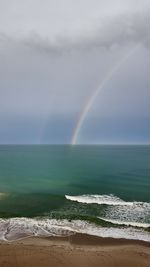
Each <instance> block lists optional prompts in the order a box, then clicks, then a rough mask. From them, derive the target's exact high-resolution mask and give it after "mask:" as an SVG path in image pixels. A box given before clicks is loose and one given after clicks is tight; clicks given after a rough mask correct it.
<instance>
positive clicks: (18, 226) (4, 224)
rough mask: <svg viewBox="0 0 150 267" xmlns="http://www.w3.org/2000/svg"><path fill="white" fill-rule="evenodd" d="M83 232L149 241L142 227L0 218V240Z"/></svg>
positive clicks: (75, 221) (149, 236)
mask: <svg viewBox="0 0 150 267" xmlns="http://www.w3.org/2000/svg"><path fill="white" fill-rule="evenodd" d="M74 233H85V234H89V235H96V236H99V237H112V238H125V239H133V240H143V241H147V242H150V234H149V233H148V232H146V231H144V230H142V229H135V228H133V227H128V228H123V227H122V228H113V227H112V228H106V227H100V226H96V225H95V224H92V223H88V222H86V221H81V220H72V221H68V220H55V219H47V218H45V219H29V218H11V219H5V220H2V219H1V220H0V240H5V241H13V240H16V239H20V238H23V237H26V236H67V235H72V234H74Z"/></svg>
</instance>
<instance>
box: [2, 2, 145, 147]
mask: <svg viewBox="0 0 150 267" xmlns="http://www.w3.org/2000/svg"><path fill="white" fill-rule="evenodd" d="M149 25H150V0H144V1H143V0H126V1H124V0H105V1H104V0H63V1H62V0H32V1H30V0H13V1H9V0H0V144H42V143H52V144H66V143H67V144H70V143H72V142H73V141H72V140H73V139H74V141H75V142H74V143H75V144H147V143H149V144H150V75H149V70H150V27H149ZM75 134H76V136H75Z"/></svg>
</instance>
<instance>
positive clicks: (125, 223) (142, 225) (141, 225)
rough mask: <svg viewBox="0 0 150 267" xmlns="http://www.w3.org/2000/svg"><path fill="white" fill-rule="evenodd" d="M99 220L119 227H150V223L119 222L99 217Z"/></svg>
mask: <svg viewBox="0 0 150 267" xmlns="http://www.w3.org/2000/svg"><path fill="white" fill-rule="evenodd" d="M98 218H99V219H101V220H103V221H105V222H110V223H113V224H118V225H127V226H133V227H141V228H148V227H150V223H139V222H128V221H118V220H112V219H106V218H103V217H98Z"/></svg>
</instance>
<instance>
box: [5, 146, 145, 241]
mask: <svg viewBox="0 0 150 267" xmlns="http://www.w3.org/2000/svg"><path fill="white" fill-rule="evenodd" d="M76 233H85V234H89V235H94V236H100V237H112V238H125V239H134V240H144V241H147V242H150V146H147V145H143V146H142V145H139V146H136V145H134V146H132V145H74V146H73V145H72V146H71V145H0V240H4V241H14V240H17V239H21V238H25V237H28V236H38V237H41V236H42V237H48V236H69V235H73V234H76Z"/></svg>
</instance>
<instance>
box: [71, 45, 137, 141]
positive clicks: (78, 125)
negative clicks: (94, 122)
mask: <svg viewBox="0 0 150 267" xmlns="http://www.w3.org/2000/svg"><path fill="white" fill-rule="evenodd" d="M138 46H139V45H138ZM138 46H136V47H134V49H132V50H131V51H130V52H129V53H128V54H127V55H125V56H124V57H123V58H122V59H121V60H120V61H119V62H117V64H116V65H115V67H114V68H113V69H111V70H110V71H109V72H108V74H107V75H106V77H105V78H104V79H103V81H102V82H101V83H100V84H99V86H98V87H97V88H96V90H94V92H92V94H91V95H90V97H89V98H88V100H87V102H86V104H85V106H84V107H83V109H82V111H81V113H80V115H79V118H78V120H77V123H76V126H75V129H74V131H73V135H72V138H71V142H70V143H71V145H76V144H77V139H78V135H79V132H80V130H81V128H82V125H83V123H84V120H85V118H86V117H87V115H88V112H89V110H90V109H91V107H92V105H93V103H94V101H95V99H96V97H97V96H98V94H99V93H100V91H101V90H102V89H103V88H104V87H105V86H106V84H107V83H109V81H110V80H111V79H112V78H113V76H114V75H115V74H116V73H117V72H118V70H119V69H120V68H121V66H122V65H123V64H124V63H125V62H126V61H127V60H128V58H130V57H131V55H132V54H133V52H135V48H137V47H138Z"/></svg>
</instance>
